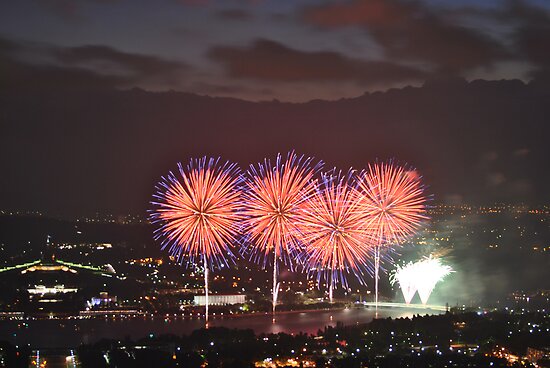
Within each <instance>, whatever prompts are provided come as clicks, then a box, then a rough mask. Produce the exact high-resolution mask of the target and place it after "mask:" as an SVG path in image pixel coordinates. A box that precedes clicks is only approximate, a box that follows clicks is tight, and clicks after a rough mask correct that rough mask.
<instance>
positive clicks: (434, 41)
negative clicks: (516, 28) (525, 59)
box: [303, 0, 507, 73]
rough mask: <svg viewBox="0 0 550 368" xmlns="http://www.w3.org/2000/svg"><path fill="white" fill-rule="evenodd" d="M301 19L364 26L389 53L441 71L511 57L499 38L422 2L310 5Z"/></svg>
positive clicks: (362, 1) (332, 25) (457, 70)
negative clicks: (496, 38)
mask: <svg viewBox="0 0 550 368" xmlns="http://www.w3.org/2000/svg"><path fill="white" fill-rule="evenodd" d="M303 18H304V19H305V20H306V21H307V22H308V23H310V24H314V25H317V26H320V27H323V28H335V27H346V26H360V27H364V28H365V29H366V30H367V31H368V33H369V35H370V36H371V37H373V39H374V40H375V41H376V42H377V43H378V44H379V45H380V46H382V48H383V50H384V52H385V54H386V56H387V57H391V58H396V59H399V60H409V61H419V62H426V63H428V64H430V65H431V66H432V67H433V68H434V69H435V70H436V71H438V72H444V73H460V72H463V71H465V70H467V69H471V68H475V67H479V66H490V65H492V64H493V63H494V62H495V61H497V60H501V59H502V58H504V57H506V56H507V53H506V51H505V49H504V48H503V46H502V45H501V44H500V43H499V42H497V41H496V40H494V39H491V38H490V37H488V36H487V35H485V34H483V33H481V32H479V31H476V30H474V29H472V28H466V27H463V26H461V25H459V24H456V23H453V22H451V21H450V20H449V19H447V18H445V17H444V14H442V12H437V11H435V10H432V9H430V8H428V7H427V6H426V5H424V4H422V3H421V2H418V1H414V2H411V1H404V0H368V1H367V0H354V1H352V2H341V3H335V4H328V5H321V6H316V7H311V8H308V9H306V10H305V11H304V14H303Z"/></svg>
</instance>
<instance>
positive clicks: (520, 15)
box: [503, 0, 550, 79]
mask: <svg viewBox="0 0 550 368" xmlns="http://www.w3.org/2000/svg"><path fill="white" fill-rule="evenodd" d="M503 21H505V22H510V21H512V22H517V23H519V24H518V26H517V28H516V29H515V32H514V36H513V41H514V43H515V46H516V48H517V50H516V51H517V53H518V57H520V58H526V59H527V60H528V61H529V62H531V63H532V64H533V65H534V66H535V69H534V70H533V72H532V73H531V76H533V77H535V78H536V77H546V78H549V79H550V47H549V45H550V13H549V12H548V11H547V10H545V9H542V8H539V7H536V6H532V5H529V4H528V3H526V2H524V1H519V0H513V1H509V2H508V7H507V8H506V11H505V12H504V14H503Z"/></svg>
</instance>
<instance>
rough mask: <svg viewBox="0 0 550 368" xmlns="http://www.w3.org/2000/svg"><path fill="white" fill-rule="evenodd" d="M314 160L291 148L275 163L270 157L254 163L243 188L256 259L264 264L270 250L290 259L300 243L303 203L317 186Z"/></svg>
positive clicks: (244, 209)
mask: <svg viewBox="0 0 550 368" xmlns="http://www.w3.org/2000/svg"><path fill="white" fill-rule="evenodd" d="M311 163H312V160H311V159H310V158H307V159H306V158H304V157H303V156H302V157H298V156H296V154H295V153H294V152H291V153H289V154H288V156H287V158H286V160H284V161H283V158H282V157H281V155H280V154H279V155H277V162H276V164H275V166H272V165H271V162H270V161H268V160H266V161H264V163H263V164H260V165H258V166H257V167H255V166H250V170H249V172H248V174H249V175H248V178H247V179H248V180H247V185H246V188H245V190H244V192H243V197H244V208H243V214H244V216H245V218H246V219H245V232H246V234H247V238H248V241H249V242H250V243H251V245H252V248H253V249H252V251H253V253H254V255H255V257H256V258H255V259H256V260H261V263H263V265H264V266H265V264H266V260H267V258H268V257H269V255H270V254H274V255H275V257H277V258H283V259H284V260H285V261H290V259H289V258H288V255H290V254H293V253H294V252H295V251H296V250H297V249H298V248H299V246H300V243H299V240H298V238H297V236H296V235H297V231H296V230H297V228H296V223H297V220H298V219H299V217H300V207H301V206H302V204H303V203H304V201H305V200H306V199H307V198H308V196H309V195H311V193H312V192H313V190H314V188H315V187H314V185H313V182H312V179H313V176H314V175H315V173H316V170H317V168H316V167H312V166H311ZM289 263H292V262H289Z"/></svg>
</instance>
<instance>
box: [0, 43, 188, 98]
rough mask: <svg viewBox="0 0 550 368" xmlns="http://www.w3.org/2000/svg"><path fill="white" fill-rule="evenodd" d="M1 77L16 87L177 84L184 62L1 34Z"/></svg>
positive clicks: (81, 87)
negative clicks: (22, 38)
mask: <svg viewBox="0 0 550 368" xmlns="http://www.w3.org/2000/svg"><path fill="white" fill-rule="evenodd" d="M0 65H2V66H3V70H4V71H5V73H2V76H1V77H0V78H1V80H2V81H3V82H4V87H6V88H8V87H9V86H11V87H14V88H21V87H23V86H24V87H30V88H42V87H45V88H51V86H57V87H59V88H80V89H85V88H97V87H102V88H115V87H133V86H142V85H145V86H151V85H155V83H159V84H162V85H169V84H174V85H176V84H178V83H180V82H181V79H182V77H183V75H184V73H185V72H186V70H187V69H188V68H189V67H188V66H187V65H186V64H185V63H182V62H176V61H169V60H164V59H162V58H158V57H155V56H149V55H141V54H134V53H127V52H123V51H119V50H116V49H114V48H111V47H106V46H97V45H91V46H79V47H65V48H63V47H57V46H52V45H47V44H40V43H31V42H24V41H13V40H9V39H6V38H1V37H0Z"/></svg>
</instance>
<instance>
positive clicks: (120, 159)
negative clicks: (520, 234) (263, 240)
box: [0, 79, 550, 214]
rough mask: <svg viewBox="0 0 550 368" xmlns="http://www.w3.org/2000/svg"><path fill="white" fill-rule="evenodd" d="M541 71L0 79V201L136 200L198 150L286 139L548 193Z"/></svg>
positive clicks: (448, 189)
mask: <svg viewBox="0 0 550 368" xmlns="http://www.w3.org/2000/svg"><path fill="white" fill-rule="evenodd" d="M549 117H550V82H549V81H546V80H534V81H532V82H529V83H524V82H522V81H519V80H502V81H484V80H476V81H471V82H466V81H465V80H460V79H449V80H438V81H430V82H427V83H426V84H424V85H423V86H422V87H405V88H402V89H391V90H388V91H386V92H373V93H365V94H364V95H362V96H358V97H356V98H348V99H341V100H336V101H321V100H312V101H309V102H306V103H286V102H279V101H264V102H250V101H243V100H238V99H233V98H225V97H210V96H199V95H195V94H191V93H184V92H147V91H144V90H140V89H132V90H126V91H118V90H113V89H109V88H86V87H85V86H83V87H82V88H80V87H79V86H74V85H73V86H71V87H62V86H60V87H59V88H56V86H51V88H45V87H43V86H42V87H40V88H30V87H28V86H27V87H25V86H20V88H5V87H4V88H2V87H0V125H1V130H2V134H1V135H0V168H2V172H3V173H5V174H4V176H3V178H2V180H1V181H0V201H1V202H2V203H3V207H5V208H29V209H45V210H49V211H53V212H56V211H59V212H63V211H67V212H70V213H74V214H81V213H90V212H94V211H96V210H106V211H109V212H115V213H118V212H120V213H126V212H132V211H143V210H145V208H147V206H148V201H149V199H150V195H151V193H152V191H153V187H154V184H155V182H156V181H157V180H158V179H159V178H160V176H161V175H164V174H165V173H166V172H167V171H168V170H170V169H174V168H175V163H176V162H177V161H182V162H186V161H187V160H188V159H189V158H190V157H196V156H201V155H214V156H222V157H223V158H225V159H228V160H232V161H236V162H238V163H239V164H240V165H241V167H242V168H244V169H246V167H247V166H248V165H249V164H252V163H255V162H258V161H260V160H262V159H263V158H264V157H274V156H275V154H276V153H277V152H285V151H288V150H291V149H295V150H296V151H298V152H299V153H304V154H306V155H312V156H315V157H316V158H318V159H320V160H323V161H325V162H326V167H328V168H330V167H333V166H337V167H338V168H341V169H344V170H346V169H348V168H349V167H354V168H357V169H360V168H362V167H364V166H365V165H366V164H367V163H368V162H371V161H373V160H374V159H376V158H380V159H386V158H391V157H394V158H396V159H398V160H401V161H406V162H409V163H411V164H413V165H414V166H416V167H417V168H418V169H419V171H420V172H421V173H422V174H424V176H425V181H426V183H427V184H428V185H429V190H430V191H431V192H432V193H434V195H435V196H436V197H437V199H438V200H440V201H443V202H444V201H452V202H457V201H461V200H468V201H470V202H478V203H491V202H494V201H506V202H531V203H535V204H541V203H548V202H549V200H550V194H549V192H548V191H547V188H548V186H549V184H550V180H549V179H550V176H549V174H548V172H547V169H546V167H547V163H548V159H549V158H550V149H549V148H548V144H547V141H548V137H549V133H550V131H549V130H550V128H549V127H548V124H547V122H548V118H549Z"/></svg>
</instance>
